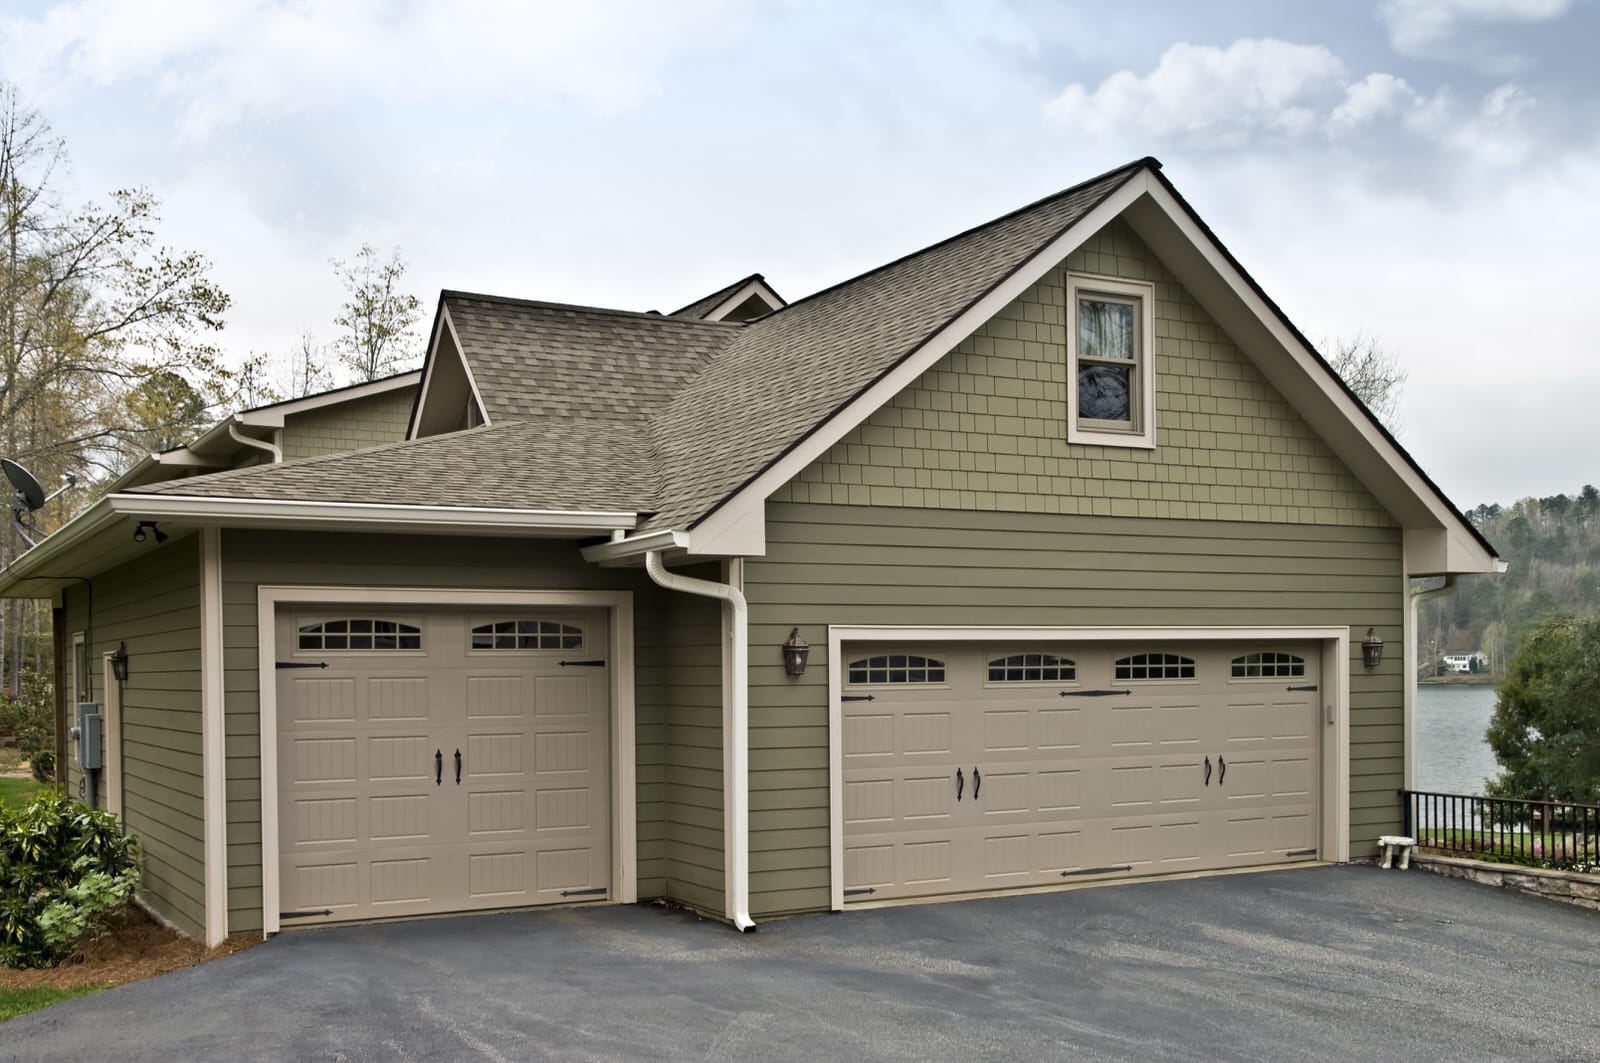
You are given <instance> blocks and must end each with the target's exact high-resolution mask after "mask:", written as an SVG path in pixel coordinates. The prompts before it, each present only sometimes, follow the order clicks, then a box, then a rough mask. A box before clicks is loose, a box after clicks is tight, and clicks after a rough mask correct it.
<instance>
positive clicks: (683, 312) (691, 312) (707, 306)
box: [668, 273, 766, 319]
mask: <svg viewBox="0 0 1600 1063" xmlns="http://www.w3.org/2000/svg"><path fill="white" fill-rule="evenodd" d="M764 280H766V278H765V277H763V276H762V275H761V274H759V273H752V274H750V276H748V277H740V278H739V279H738V280H736V281H734V282H733V283H732V284H730V285H728V286H727V287H726V288H718V289H717V290H716V291H714V292H712V293H711V294H710V295H707V296H705V297H704V298H701V299H696V300H695V301H694V302H692V303H690V304H689V305H688V306H682V307H679V308H678V309H676V310H674V311H673V312H672V313H671V314H669V315H668V316H669V317H687V318H694V319H699V318H703V317H705V316H706V315H707V314H709V313H711V311H713V310H715V309H716V308H717V307H718V306H720V305H722V303H723V301H724V300H726V299H727V298H728V296H730V295H732V294H733V293H734V292H736V291H738V290H739V289H740V288H743V287H744V286H745V285H746V284H749V283H750V282H751V281H764Z"/></svg>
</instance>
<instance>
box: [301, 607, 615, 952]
mask: <svg viewBox="0 0 1600 1063" xmlns="http://www.w3.org/2000/svg"><path fill="white" fill-rule="evenodd" d="M605 621H606V618H605V614H604V613H603V612H597V611H581V610H553V609H552V610H543V611H540V612H537V613H532V612H512V613H506V612H494V613H489V612H484V613H476V612H462V611H459V610H455V611H448V610H428V609H412V610H392V609H387V608H385V609H362V608H352V607H350V606H341V607H338V608H337V609H333V608H323V609H318V608H298V609H294V610H284V611H281V612H280V613H279V616H278V624H277V645H278V661H277V683H278V824H279V866H280V874H281V880H280V896H281V901H282V908H283V913H282V915H281V918H282V920H283V921H284V923H285V924H286V925H291V924H295V923H300V922H325V921H338V920H347V919H372V918H384V917H389V916H410V915H422V914H428V913H433V912H459V911H470V910H473V909H482V908H501V907H512V906H519V905H528V904H542V903H558V902H570V901H574V900H598V899H604V898H605V897H606V896H607V892H608V887H609V884H610V881H611V868H610V842H609V830H608V827H609V822H610V810H609V792H610V786H609V779H608V774H609V773H608V763H609V755H610V754H609V748H610V743H609V735H608V725H609V718H610V705H609V690H610V683H609V679H608V673H609V666H608V662H607V651H608V647H607V645H606V635H607V630H606V622H605Z"/></svg>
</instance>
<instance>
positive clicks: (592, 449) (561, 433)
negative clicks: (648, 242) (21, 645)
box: [137, 160, 1153, 528]
mask: <svg viewBox="0 0 1600 1063" xmlns="http://www.w3.org/2000/svg"><path fill="white" fill-rule="evenodd" d="M1148 165H1153V163H1151V162H1150V161H1149V160H1140V161H1139V162H1136V163H1132V164H1130V165H1128V166H1125V167H1123V168H1121V169H1119V170H1115V171H1112V172H1111V173H1108V174H1105V175H1102V176H1101V177H1098V178H1095V179H1094V180H1092V181H1089V182H1086V183H1084V184H1082V185H1078V186H1075V187H1074V188H1070V189H1068V190H1066V191H1065V192H1061V193H1058V194H1057V195H1054V196H1051V197H1048V198H1046V199H1042V200H1040V201H1038V202H1037V203H1034V204H1031V205H1029V206H1027V207H1023V208H1022V209H1020V210H1017V211H1014V212H1012V213H1010V214H1008V215H1006V216H1004V217H1002V218H998V219H996V220H994V221H991V222H988V223H986V224H984V225H981V226H978V227H977V228H975V229H972V230H969V231H968V232H965V233H962V234H960V235H958V236H954V237H951V238H950V239H948V240H944V241H942V242H940V243H938V244H935V245H933V246H931V247H928V248H924V249H923V250H921V251H917V252H915V253H913V254H911V255H907V256H906V257H904V258H901V259H899V260H897V261H895V262H891V263H889V264H888V265H886V266H882V267H880V268H878V269H875V270H873V271H871V272H869V273H865V274H863V275H861V276H859V277H856V278H854V279H852V280H849V281H845V282H844V283H842V284H839V285H836V286H835V287H833V288H829V289H827V290H825V291H822V292H819V293H817V294H815V295H812V296H810V297H808V298H806V299H802V300H800V301H799V302H795V303H791V304H789V305H788V306H786V307H784V308H782V309H780V310H777V311H774V312H773V313H771V314H768V315H766V316H764V317H761V318H758V319H756V320H754V321H752V322H749V323H746V324H732V323H724V322H707V321H700V320H696V319H693V318H691V317H684V316H663V315H660V314H636V313H629V312H626V311H618V310H604V309H598V308H594V307H581V306H567V305H562V304H556V303H543V302H533V301H528V300H520V299H504V298H498V297H494V296H483V295H473V294H470V293H464V292H445V293H444V295H443V303H444V306H445V308H446V310H447V311H448V313H449V315H450V320H451V322H452V323H453V324H454V326H455V332H456V336H457V338H458V339H459V340H460V343H461V347H462V355H463V357H464V359H465V361H466V363H467V365H468V367H469V368H470V370H471V372H472V375H473V379H474V380H475V381H476V382H477V385H478V390H479V393H480V394H481V396H482V398H483V401H484V404H485V407H486V410H485V412H486V414H487V416H488V419H489V421H490V425H491V427H487V428H479V429H473V430H471V431H465V432H458V433H452V434H449V435H445V436H436V437H430V438H427V439H421V440H413V441H408V442H404V443H396V444H391V445H388V446H383V447H375V448H372V449H369V450H363V451H357V452H355V453H352V454H346V455H328V456H323V457H317V458H308V459H302V460H300V461H291V462H284V463H281V464H276V465H267V466H257V467H254V468H250V469H241V470H235V471H231V472H224V473H217V474H213V475H210V476H200V477H194V478H191V479H185V480H175V481H170V482H168V483H164V484H159V485H152V486H150V487H146V488H138V489H137V490H140V491H149V492H152V493H160V494H175V495H205V496H231V497H246V498H277V499H304V500H313V501H314V500H328V501H347V502H395V503H401V504H418V505H464V506H499V507H509V508H529V509H573V510H594V509H599V510H608V511H627V510H631V511H634V512H639V513H641V514H649V513H654V514H655V516H654V517H653V519H650V520H648V521H646V522H645V524H644V526H645V527H677V528H684V527H692V526H693V525H694V524H695V523H697V522H698V521H699V520H701V519H703V518H704V517H705V516H707V515H708V514H709V513H711V512H712V511H714V510H715V508H716V507H717V506H718V505H719V504H720V503H721V502H722V501H724V500H725V499H727V498H728V497H730V496H731V495H732V494H733V493H734V492H736V491H737V490H738V489H739V488H740V487H741V486H743V485H744V484H745V483H747V482H749V481H750V480H751V479H753V478H754V477H756V476H758V475H760V473H761V472H762V471H763V470H764V469H765V468H767V466H768V465H770V464H771V463H772V462H773V461H775V460H777V459H778V458H779V457H781V456H782V455H783V454H784V453H785V452H787V451H788V450H789V449H790V448H791V447H793V446H795V445H796V444H797V443H799V442H800V441H801V440H802V439H804V438H805V437H806V436H807V435H809V434H810V433H811V432H813V431H815V430H816V429H817V428H819V427H820V426H821V425H822V424H824V423H825V422H826V421H827V420H828V419H829V417H830V416H831V415H832V414H834V413H835V412H836V411H837V410H838V409H839V408H840V407H842V406H843V405H845V404H846V403H848V402H849V401H850V400H851V399H852V398H854V397H855V396H856V395H858V394H859V393H860V392H862V391H863V390H865V389H866V388H868V387H870V386H871V385H872V384H873V383H874V382H876V381H877V380H878V379H879V378H880V377H882V376H883V375H884V374H885V373H887V372H889V371H890V370H892V369H893V368H894V367H895V366H896V365H898V364H899V363H900V362H902V361H903V360H904V359H906V358H908V357H910V356H911V355H912V354H913V353H915V351H916V350H917V349H918V348H919V347H921V346H922V345H923V344H924V343H926V342H927V341H928V340H929V339H930V338H931V337H932V336H933V335H935V334H936V333H937V332H939V331H940V330H941V329H942V328H943V327H944V326H945V325H946V324H948V323H949V322H950V321H951V320H952V319H953V318H955V317H956V316H957V315H959V314H960V313H962V312H963V311H964V310H966V309H967V308H968V307H969V306H971V305H972V304H973V303H975V302H976V301H978V300H979V299H981V298H982V297H983V296H984V295H985V294H987V293H988V292H989V291H990V290H991V289H992V288H993V287H995V286H996V285H997V284H999V283H1001V282H1002V281H1003V280H1005V278H1006V277H1008V276H1009V275H1010V274H1011V273H1013V272H1014V271H1016V270H1017V269H1018V268H1020V267H1021V266H1022V265H1023V264H1024V263H1026V262H1027V261H1028V260H1029V259H1031V258H1032V257H1033V256H1034V255H1035V254H1036V253H1037V252H1039V251H1040V250H1042V249H1043V248H1044V247H1045V246H1046V245H1047V244H1049V243H1050V242H1051V241H1052V240H1054V239H1055V238H1056V237H1057V236H1059V235H1061V234H1062V233H1063V232H1065V231H1066V230H1067V229H1068V228H1070V227H1071V226H1072V225H1073V224H1074V223H1076V222H1077V221H1078V220H1080V219H1081V218H1082V217H1083V216H1084V215H1085V214H1087V213H1088V212H1089V211H1090V210H1091V209H1093V208H1094V206H1095V205H1096V204H1098V203H1099V202H1100V201H1101V200H1102V199H1104V198H1105V197H1106V196H1108V195H1110V194H1111V193H1112V192H1114V191H1115V190H1116V189H1117V188H1118V187H1119V186H1121V185H1122V184H1123V183H1124V182H1125V181H1127V180H1128V179H1129V178H1130V177H1132V176H1133V175H1134V174H1135V173H1137V172H1138V171H1139V170H1140V169H1142V168H1144V167H1145V166H1148ZM742 283H744V281H740V282H738V284H742ZM732 287H737V284H736V285H733V286H730V288H729V289H724V291H723V292H719V293H713V295H711V296H707V297H706V299H705V300H701V301H700V302H706V301H708V300H711V299H715V298H717V297H718V296H724V297H725V295H726V292H728V291H730V290H731V289H732ZM695 305H697V304H691V306H690V307H686V308H684V310H682V311H678V312H677V313H678V314H684V313H686V312H687V311H689V310H690V309H692V308H693V307H694V306H695Z"/></svg>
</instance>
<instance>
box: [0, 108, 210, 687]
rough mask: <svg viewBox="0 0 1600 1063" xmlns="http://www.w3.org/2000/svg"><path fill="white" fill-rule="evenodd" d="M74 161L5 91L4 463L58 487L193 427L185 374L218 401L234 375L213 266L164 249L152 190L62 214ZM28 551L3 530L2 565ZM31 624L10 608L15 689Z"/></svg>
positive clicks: (48, 526) (9, 679) (63, 506)
mask: <svg viewBox="0 0 1600 1063" xmlns="http://www.w3.org/2000/svg"><path fill="white" fill-rule="evenodd" d="M66 165H67V155H66V148H65V146H64V145H63V143H62V142H61V140H60V139H59V138H57V137H56V136H55V135H54V134H53V133H52V132H51V130H50V126H49V124H48V123H47V122H46V121H45V119H44V118H43V117H42V116H41V115H40V114H39V113H38V112H37V111H34V110H32V109H30V108H28V107H26V106H25V105H24V104H23V103H22V102H21V100H20V99H19V97H18V95H17V91H16V88H15V87H14V86H11V85H5V84H0V455H5V456H6V457H10V458H14V459H17V460H19V461H21V462H22V463H23V464H25V465H27V466H28V467H29V468H30V469H31V470H32V471H33V472H34V473H35V474H36V475H37V476H38V477H39V478H40V479H41V480H42V481H44V482H46V483H53V482H55V481H56V480H57V479H58V477H59V476H60V475H61V474H62V473H65V472H68V471H72V472H77V473H79V474H80V475H82V476H84V477H85V479H86V480H89V481H92V480H94V479H96V478H97V477H103V476H107V475H111V474H114V473H116V472H118V471H120V470H121V469H122V468H125V467H126V466H127V464H128V463H129V462H130V461H131V460H133V457H134V456H135V454H136V453H137V451H138V450H139V449H140V448H148V446H149V440H150V434H149V433H150V430H151V429H156V430H157V434H158V435H161V434H164V433H166V432H168V431H170V430H172V429H174V428H175V427H179V426H177V425H175V424H174V423H173V422H174V421H186V420H192V419H193V416H194V409H193V403H192V402H191V401H190V398H191V396H188V395H186V394H185V393H184V388H180V387H178V386H177V385H176V384H175V383H174V381H175V380H179V379H181V380H183V381H184V382H185V387H189V388H190V390H192V391H194V392H196V393H197V394H199V395H201V396H210V395H212V394H216V392H215V391H214V389H215V388H218V387H225V386H226V385H227V383H228V382H229V381H231V380H232V378H233V373H232V371H231V370H229V369H227V368H226V367H225V366H223V365H222V363H221V360H220V354H219V352H218V351H217V349H216V348H215V347H214V346H211V345H210V344H208V343H206V342H204V340H203V339H202V338H201V337H202V336H203V335H204V334H205V333H207V332H209V331H212V330H216V329H220V328H221V326H222V313H223V312H224V311H225V310H226V309H227V307H228V296H227V294H226V293H225V292H223V291H222V289H220V288H219V287H217V286H216V284H214V283H213V282H212V281H211V279H210V276H209V273H210V263H209V262H208V261H207V260H206V259H205V258H204V257H203V256H202V255H200V254H198V253H196V252H193V251H174V250H171V249H169V248H166V247H162V246H161V245H160V244H159V243H158V242H157V239H156V232H155V229H156V226H157V225H158V223H159V220H160V218H159V213H158V204H157V202H156V200H155V198H154V197H153V196H152V195H151V194H150V193H148V192H146V191H144V190H141V189H123V190H120V191H117V192H114V193H112V194H111V195H110V196H108V197H106V199H105V200H104V201H102V202H98V203H90V204H86V205H85V206H83V207H80V208H78V209H76V210H71V209H68V208H66V207H64V206H63V205H62V204H61V201H60V197H59V196H58V195H57V193H56V191H55V181H56V179H57V177H58V175H59V173H60V171H61V170H63V169H64V168H65V167H66ZM130 398H131V399H132V401H130ZM201 401H205V400H204V398H202V400H201ZM152 420H154V421H156V422H160V423H151V422H152ZM90 497H92V492H91V490H87V489H86V490H83V491H80V492H76V493H74V494H73V495H67V496H63V497H62V498H61V499H60V500H58V502H56V503H53V504H52V506H51V507H50V510H49V511H48V512H45V513H41V514H40V521H41V530H43V531H47V532H48V531H50V530H52V529H53V528H54V527H56V526H58V525H59V523H60V522H61V521H63V520H64V519H65V518H66V517H67V516H70V515H71V512H72V509H73V507H74V506H78V505H82V504H84V503H85V502H87V501H88V499H89V498H90ZM18 545H19V544H18V541H17V538H16V536H14V535H11V534H10V531H9V529H4V530H0V564H5V563H7V562H9V560H10V559H11V557H12V556H13V555H14V554H15V553H16V551H17V548H18ZM39 612H40V611H39V610H37V609H36V610H34V611H33V613H34V615H35V616H37V615H38V614H39ZM22 617H23V612H22V611H21V610H20V608H19V605H18V603H7V604H4V605H3V607H0V686H9V685H13V682H14V680H15V678H16V677H15V668H16V666H17V664H18V663H19V661H21V660H22V659H23V658H24V657H26V656H29V654H27V653H25V652H24V653H18V652H17V642H16V641H15V638H16V636H18V635H21V634H22V633H23V632H22V626H23V621H22ZM40 627H41V625H40V623H39V622H38V621H34V622H32V623H30V624H29V625H28V631H27V635H28V639H29V641H30V642H31V643H33V644H34V647H35V651H34V653H33V654H32V656H34V657H35V658H36V659H37V658H38V657H39V656H40V654H39V652H38V650H37V645H38V640H40V639H47V638H48V632H41V631H40V630H39V628H40ZM8 635H10V636H12V639H13V641H12V642H11V646H12V653H11V654H10V655H9V656H10V660H9V661H7V660H6V657H7V654H6V653H5V650H4V647H5V646H6V645H7V636H8Z"/></svg>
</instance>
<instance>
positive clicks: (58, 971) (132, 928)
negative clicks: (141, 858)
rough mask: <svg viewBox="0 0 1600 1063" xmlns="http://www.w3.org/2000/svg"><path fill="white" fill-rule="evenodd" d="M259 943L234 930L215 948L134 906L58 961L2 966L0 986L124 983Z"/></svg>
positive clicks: (257, 936) (256, 936)
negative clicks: (40, 966) (25, 967)
mask: <svg viewBox="0 0 1600 1063" xmlns="http://www.w3.org/2000/svg"><path fill="white" fill-rule="evenodd" d="M259 944H261V935H260V934H235V935H233V936H232V937H230V938H228V939H227V940H225V941H223V943H222V944H220V945H218V946H217V947H216V948H214V949H207V948H206V947H205V946H204V945H202V944H201V943H200V942H198V941H195V940H194V939H192V938H186V937H184V936H183V935H182V934H180V933H178V932H177V931H175V930H168V929H166V928H165V927H163V926H159V925H157V924H156V923H154V922H151V920H150V919H149V917H147V916H145V915H144V914H143V913H142V912H139V911H133V912H131V913H129V915H128V916H127V918H126V919H125V920H124V921H123V923H122V924H121V925H120V926H117V927H115V928H113V929H112V931H111V932H110V933H108V934H107V935H106V936H105V937H103V938H101V939H100V940H99V941H96V942H93V943H92V944H90V945H89V946H88V947H87V948H85V949H84V950H83V951H82V952H80V953H79V954H77V955H75V956H71V957H68V958H67V959H66V960H65V961H63V962H62V963H61V964H60V965H59V966H57V967H50V968H46V969H44V970H37V971H13V970H11V969H9V968H6V967H0V989H33V988H48V989H75V988H77V987H79V986H89V985H100V986H110V985H122V984H124V983H125V982H137V981H139V980H140V979H141V978H151V977H154V976H155V975H158V974H167V973H169V972H171V971H178V970H182V969H183V968H185V967H193V966H195V965H197V964H201V963H207V962H209V961H211V960H216V959H221V958H222V957H224V956H232V955H233V954H234V953H236V952H243V951H244V950H245V949H248V948H250V947H251V946H252V945H259Z"/></svg>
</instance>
